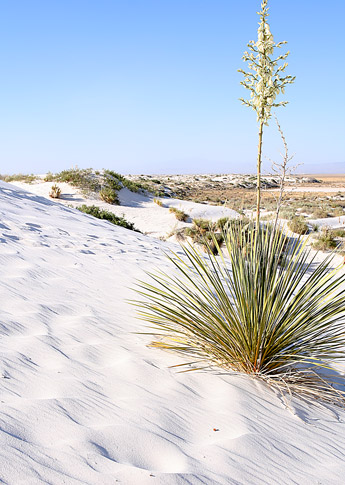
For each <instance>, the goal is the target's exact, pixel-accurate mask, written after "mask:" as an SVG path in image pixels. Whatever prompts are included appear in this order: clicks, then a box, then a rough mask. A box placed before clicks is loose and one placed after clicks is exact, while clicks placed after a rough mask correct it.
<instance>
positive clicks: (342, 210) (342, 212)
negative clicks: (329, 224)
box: [332, 207, 345, 217]
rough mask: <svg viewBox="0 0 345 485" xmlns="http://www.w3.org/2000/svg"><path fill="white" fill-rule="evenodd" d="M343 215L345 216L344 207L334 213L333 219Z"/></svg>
mask: <svg viewBox="0 0 345 485" xmlns="http://www.w3.org/2000/svg"><path fill="white" fill-rule="evenodd" d="M343 215H345V213H344V209H343V208H342V207H337V208H335V209H334V211H333V213H332V216H333V217H341V216H343Z"/></svg>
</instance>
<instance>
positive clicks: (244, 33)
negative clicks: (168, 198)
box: [0, 0, 345, 173]
mask: <svg viewBox="0 0 345 485" xmlns="http://www.w3.org/2000/svg"><path fill="white" fill-rule="evenodd" d="M269 5H270V14H271V15H270V17H269V22H270V25H271V31H272V33H273V35H274V38H275V41H281V40H287V41H288V47H287V48H288V49H289V50H290V51H291V54H290V56H289V58H288V61H289V67H288V69H287V73H288V74H292V75H295V76H296V77H297V78H296V82H295V84H293V85H291V86H289V87H288V88H287V90H286V95H285V96H284V97H283V98H281V100H283V99H286V100H288V101H289V104H288V106H287V107H286V108H279V109H277V111H276V113H277V116H278V118H279V120H280V123H281V125H282V128H283V130H284V133H285V136H286V139H287V142H288V144H289V149H290V151H291V153H295V162H296V163H303V164H304V165H303V166H302V168H300V170H301V171H304V172H309V173H311V172H319V173H320V172H329V171H333V172H342V173H344V172H345V115H344V111H345V110H344V108H345V102H344V94H343V92H344V88H343V83H344V79H345V63H344V46H343V22H344V18H345V2H344V0H333V1H332V2H328V3H325V2H323V1H321V0H304V1H303V2H300V0H299V1H297V0H289V1H281V0H271V1H269ZM0 7H1V11H0V59H1V76H0V100H1V102H0V164H1V168H0V172H1V173H14V172H25V173H28V172H33V173H43V172H46V171H48V170H50V171H53V172H56V171H59V170H62V169H64V168H70V167H72V166H75V165H78V166H79V167H94V168H102V167H104V168H111V169H114V170H117V171H119V172H121V173H197V172H206V173H207V172H208V173H209V172H213V173H215V172H219V173H226V172H228V173H229V172H255V163H256V162H255V159H256V149H257V148H256V147H257V123H256V116H255V114H254V112H253V111H251V110H250V109H249V108H246V107H244V106H242V105H241V103H240V102H239V101H238V98H239V97H241V96H246V95H247V93H246V90H245V89H244V88H243V87H242V86H240V84H239V82H240V81H241V75H240V74H239V73H238V72H237V69H238V68H240V67H245V64H244V63H243V62H242V60H241V56H242V54H243V51H244V50H245V49H246V44H247V42H248V41H249V40H251V39H255V38H256V30H257V22H258V16H257V14H256V11H257V10H259V7H260V2H259V1H256V0H243V1H241V2H239V1H235V0H97V1H96V0H92V1H91V0H50V1H47V0H30V1H28V0H10V1H9V0H0ZM280 150H281V141H280V138H279V135H277V130H276V128H275V126H274V122H271V124H270V126H269V127H268V128H267V129H266V131H265V133H264V154H265V155H266V156H268V157H270V158H273V159H279V156H280V155H279V151H280ZM266 166H267V167H269V163H268V162H266Z"/></svg>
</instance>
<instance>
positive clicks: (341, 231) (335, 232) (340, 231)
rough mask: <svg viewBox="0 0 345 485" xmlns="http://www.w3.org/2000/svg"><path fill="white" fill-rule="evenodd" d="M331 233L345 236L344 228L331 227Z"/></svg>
mask: <svg viewBox="0 0 345 485" xmlns="http://www.w3.org/2000/svg"><path fill="white" fill-rule="evenodd" d="M331 233H332V236H333V237H345V229H332V230H331Z"/></svg>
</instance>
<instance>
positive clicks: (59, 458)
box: [0, 182, 345, 485]
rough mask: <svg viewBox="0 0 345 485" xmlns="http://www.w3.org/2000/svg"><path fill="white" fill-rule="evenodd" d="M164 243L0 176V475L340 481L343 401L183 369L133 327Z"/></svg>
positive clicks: (26, 480)
mask: <svg viewBox="0 0 345 485" xmlns="http://www.w3.org/2000/svg"><path fill="white" fill-rule="evenodd" d="M157 209H160V208H159V207H157ZM167 247H169V245H167V244H166V243H163V242H161V241H158V240H154V239H152V238H149V237H147V236H144V235H141V234H138V233H135V232H132V231H128V230H126V229H122V228H119V227H116V226H113V225H111V224H110V223H108V222H104V221H99V220H97V219H95V218H92V217H91V216H87V215H85V214H82V213H80V212H78V211H76V210H74V209H71V208H67V207H64V206H63V205H61V204H58V203H55V202H52V201H50V200H47V199H44V198H42V197H40V196H37V195H34V194H32V193H29V192H26V191H25V190H23V189H21V188H17V187H14V186H13V185H9V184H5V183H3V182H1V183H0V260H1V265H0V271H1V277H0V285H1V320H0V373H1V376H2V378H1V379H0V442H1V447H0V482H1V483H4V484H7V485H18V484H25V485H36V484H53V485H60V484H68V485H74V484H83V485H84V484H89V485H94V484H99V485H113V484H115V483H122V484H126V485H136V484H138V485H139V484H140V485H141V484H144V485H145V484H162V485H163V484H164V485H169V484H192V485H194V484H195V485H199V484H224V485H225V484H236V485H238V484H245V485H248V484H249V485H250V484H253V485H254V484H255V485H257V484H272V485H276V484H304V485H308V484H315V485H316V484H319V485H321V484H322V485H331V484H332V485H334V484H341V483H344V476H345V412H344V411H342V410H339V409H330V408H327V407H323V408H320V407H312V406H310V405H307V404H306V403H303V402H300V401H298V400H293V401H292V403H291V407H292V410H291V411H290V410H288V409H286V407H285V405H284V403H283V402H282V400H281V398H279V396H277V395H275V394H274V393H273V392H272V391H271V390H270V389H268V388H266V387H265V386H264V385H262V384H261V383H258V382H256V381H253V380H252V379H250V378H247V377H243V376H241V377H240V376H233V375H229V374H227V373H225V372H194V373H185V374H182V373H180V374H179V373H177V371H176V369H172V368H169V366H171V365H174V364H176V363H180V362H181V357H179V356H176V355H174V354H172V353H167V352H164V351H160V350H157V349H152V348H148V347H147V344H148V343H149V342H150V337H149V336H147V335H139V334H136V333H134V332H141V331H143V330H144V329H145V324H144V323H143V322H141V321H139V320H137V319H136V318H135V314H134V310H133V308H132V307H131V306H129V305H128V303H127V302H126V299H128V298H132V297H133V292H132V291H131V289H130V287H132V286H133V285H134V283H135V280H136V278H144V277H145V273H144V271H145V270H152V269H154V268H155V267H159V268H160V269H166V270H168V271H169V265H168V263H167V260H166V258H165V257H164V256H163V254H162V250H163V249H166V248H167ZM173 247H174V248H175V249H176V246H173ZM214 429H215V430H216V431H214Z"/></svg>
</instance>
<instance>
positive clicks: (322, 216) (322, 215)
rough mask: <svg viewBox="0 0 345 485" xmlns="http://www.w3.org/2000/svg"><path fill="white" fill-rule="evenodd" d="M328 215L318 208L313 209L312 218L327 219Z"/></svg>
mask: <svg viewBox="0 0 345 485" xmlns="http://www.w3.org/2000/svg"><path fill="white" fill-rule="evenodd" d="M328 215H329V214H328V212H327V210H325V209H321V208H319V209H315V210H314V211H313V218H314V219H325V218H326V217H328Z"/></svg>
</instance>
